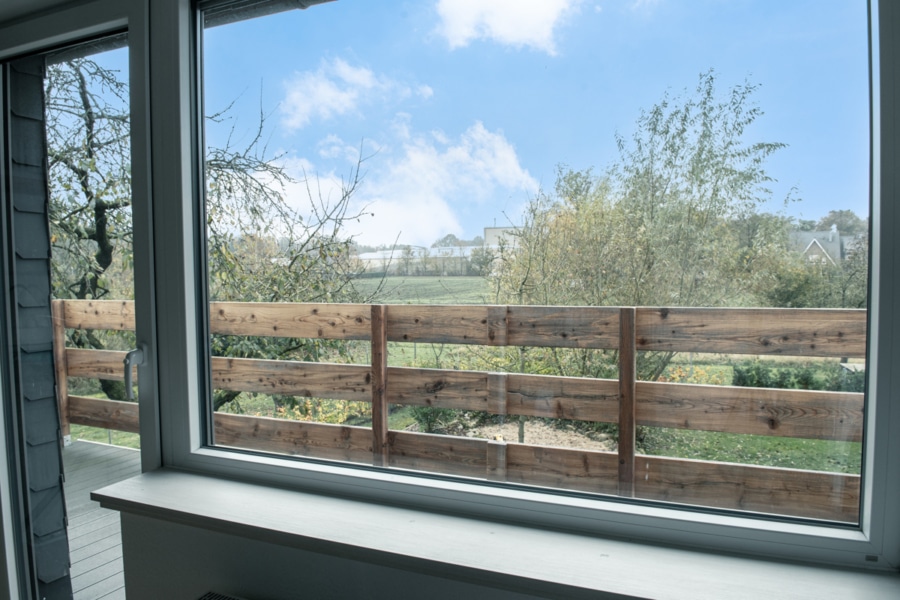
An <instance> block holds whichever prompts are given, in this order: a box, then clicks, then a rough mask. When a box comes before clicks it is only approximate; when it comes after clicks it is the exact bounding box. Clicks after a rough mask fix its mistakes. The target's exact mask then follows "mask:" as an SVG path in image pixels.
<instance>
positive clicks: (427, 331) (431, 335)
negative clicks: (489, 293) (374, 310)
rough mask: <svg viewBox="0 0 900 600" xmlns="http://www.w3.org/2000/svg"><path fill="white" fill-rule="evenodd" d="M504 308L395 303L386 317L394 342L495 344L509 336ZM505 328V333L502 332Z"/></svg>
mask: <svg viewBox="0 0 900 600" xmlns="http://www.w3.org/2000/svg"><path fill="white" fill-rule="evenodd" d="M505 313H506V311H505V310H504V309H502V308H501V309H500V310H499V311H498V310H497V307H491V306H478V305H473V306H441V305H423V304H393V305H391V307H390V314H389V315H388V320H387V329H388V339H389V340H390V341H392V342H432V343H443V344H481V345H484V346H489V345H494V340H495V339H496V340H498V341H502V339H503V338H505V336H506V323H505V322H503V321H502V320H500V319H499V317H500V315H504V316H505ZM501 331H502V333H501Z"/></svg>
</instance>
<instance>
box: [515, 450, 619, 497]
mask: <svg viewBox="0 0 900 600" xmlns="http://www.w3.org/2000/svg"><path fill="white" fill-rule="evenodd" d="M506 477H507V481H509V482H511V483H521V484H526V485H537V486H543V487H555V488H561V489H568V490H578V491H584V492H594V493H598V494H615V493H616V491H617V490H618V485H619V483H618V482H619V462H618V456H617V455H616V454H615V453H614V452H597V451H591V450H574V449H568V448H552V447H547V446H532V445H527V444H512V443H510V444H507V445H506Z"/></svg>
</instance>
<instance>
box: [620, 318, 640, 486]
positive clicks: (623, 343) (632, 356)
mask: <svg viewBox="0 0 900 600" xmlns="http://www.w3.org/2000/svg"><path fill="white" fill-rule="evenodd" d="M619 319H620V321H619V444H618V449H617V450H618V454H619V495H620V496H625V497H628V498H630V497H632V496H634V449H635V437H636V436H635V377H636V373H637V363H636V361H637V352H636V351H635V341H634V321H635V311H634V308H622V309H621V311H620V313H619Z"/></svg>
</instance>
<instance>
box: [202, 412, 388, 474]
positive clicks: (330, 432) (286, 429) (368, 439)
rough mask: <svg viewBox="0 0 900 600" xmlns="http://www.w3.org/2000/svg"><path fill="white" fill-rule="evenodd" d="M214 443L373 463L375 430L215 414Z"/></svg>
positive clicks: (295, 454) (293, 454)
mask: <svg viewBox="0 0 900 600" xmlns="http://www.w3.org/2000/svg"><path fill="white" fill-rule="evenodd" d="M213 422H214V423H215V443H216V444H217V445H220V446H233V447H236V448H246V449H249V450H260V451H263V452H275V453H278V454H289V455H292V456H308V457H312V458H325V459H329V460H343V461H348V462H357V463H367V464H371V462H372V430H371V429H369V428H368V427H350V426H346V425H329V424H326V423H307V422H305V421H288V420H285V419H272V418H269V417H251V416H246V415H230V414H226V413H216V414H215V415H214V416H213Z"/></svg>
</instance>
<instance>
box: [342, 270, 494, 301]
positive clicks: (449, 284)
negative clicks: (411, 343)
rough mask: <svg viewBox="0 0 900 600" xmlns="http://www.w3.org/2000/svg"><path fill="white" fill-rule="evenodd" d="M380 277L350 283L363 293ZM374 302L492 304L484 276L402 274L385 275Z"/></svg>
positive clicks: (372, 289)
mask: <svg viewBox="0 0 900 600" xmlns="http://www.w3.org/2000/svg"><path fill="white" fill-rule="evenodd" d="M380 283H381V280H380V279H376V278H361V279H356V280H354V282H353V285H354V286H356V288H357V289H358V290H360V291H361V292H362V293H363V294H366V295H369V294H372V293H374V292H375V290H376V288H377V287H378V285H379V284H380ZM375 301H376V302H383V303H385V304H491V303H493V301H494V300H493V297H492V295H491V289H490V286H489V285H488V282H487V280H486V279H484V278H483V277H432V276H428V277H401V276H391V277H386V278H385V279H384V284H383V286H382V288H381V291H380V292H379V293H378V294H377V295H376V297H375Z"/></svg>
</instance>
